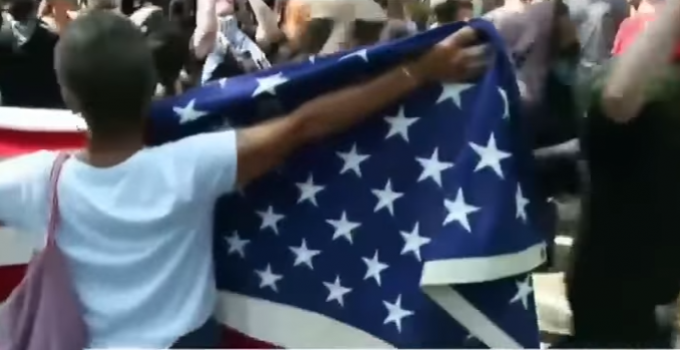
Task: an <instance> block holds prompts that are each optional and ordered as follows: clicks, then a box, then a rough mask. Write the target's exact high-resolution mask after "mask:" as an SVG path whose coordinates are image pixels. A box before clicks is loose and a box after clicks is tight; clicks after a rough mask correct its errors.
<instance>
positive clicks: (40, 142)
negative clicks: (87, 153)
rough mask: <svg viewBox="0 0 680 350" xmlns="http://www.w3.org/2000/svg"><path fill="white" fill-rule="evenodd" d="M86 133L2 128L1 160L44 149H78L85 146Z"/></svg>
mask: <svg viewBox="0 0 680 350" xmlns="http://www.w3.org/2000/svg"><path fill="white" fill-rule="evenodd" d="M86 140H87V134H86V133H84V132H64V131H61V132H53V131H25V130H13V129H7V128H0V158H5V157H12V156H17V155H20V154H24V153H30V152H35V151H39V150H43V149H78V148H82V147H83V146H84V145H85V142H86Z"/></svg>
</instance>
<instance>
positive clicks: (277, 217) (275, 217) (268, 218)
mask: <svg viewBox="0 0 680 350" xmlns="http://www.w3.org/2000/svg"><path fill="white" fill-rule="evenodd" d="M257 215H259V216H260V218H261V219H262V225H260V229H261V230H264V229H266V228H267V227H269V228H271V229H272V230H273V231H274V233H276V234H277V235H278V234H279V228H278V227H277V226H276V224H277V223H278V222H279V221H281V220H283V218H284V217H285V216H283V215H281V214H276V213H275V212H274V208H272V206H271V205H270V206H269V208H267V211H258V212H257Z"/></svg>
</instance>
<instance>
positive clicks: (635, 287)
mask: <svg viewBox="0 0 680 350" xmlns="http://www.w3.org/2000/svg"><path fill="white" fill-rule="evenodd" d="M659 6H661V5H659ZM663 6H664V10H663V11H662V12H660V13H659V14H658V15H657V16H656V18H655V19H654V20H653V21H650V22H649V23H647V24H645V25H640V26H637V27H638V28H639V29H640V30H639V31H638V32H637V33H635V34H636V36H637V38H636V39H635V40H634V42H633V41H632V40H631V42H633V44H632V45H630V46H629V47H627V48H626V49H625V50H623V51H622V52H615V54H619V55H618V57H616V58H615V60H614V61H613V62H612V64H611V66H610V67H607V69H606V70H605V71H604V72H602V73H601V76H597V77H595V82H594V84H593V86H592V88H591V90H590V93H591V98H590V102H589V103H588V109H587V110H588V115H587V118H586V122H585V125H584V132H583V133H584V134H583V136H582V140H581V145H582V147H581V148H582V152H583V154H584V156H585V158H586V160H587V162H588V166H589V172H590V179H589V180H590V181H589V185H588V187H589V188H588V189H587V191H586V195H585V196H584V200H583V213H582V223H581V228H580V231H579V233H578V236H577V237H576V240H575V243H574V246H573V247H572V256H571V266H570V269H569V271H568V273H567V279H566V282H567V297H568V299H569V303H570V305H571V310H572V313H573V336H572V337H571V338H570V339H568V340H567V341H566V342H564V343H563V344H561V346H562V347H569V348H573V347H580V348H671V347H672V340H671V336H670V332H668V328H665V327H662V325H660V324H659V322H658V319H657V315H656V309H657V307H658V306H660V305H664V304H668V303H671V302H673V301H674V300H675V299H676V298H677V296H678V293H679V292H680V264H679V263H678V260H677V257H678V251H679V250H680V235H679V234H678V230H679V229H680V226H679V225H678V215H679V214H680V211H678V206H677V201H678V198H680V181H678V179H680V138H678V130H680V119H678V118H677V114H678V113H677V112H678V101H679V98H680V80H679V79H678V78H680V66H679V65H678V59H680V55H678V54H677V53H678V51H677V47H676V43H678V42H680V24H679V23H678V22H677V18H678V17H680V3H677V2H668V3H667V4H665V5H663ZM638 18H639V19H643V17H638ZM638 18H636V20H637V19H638ZM623 28H624V26H623V25H622V26H621V29H623ZM643 29H644V30H643ZM620 34H621V33H620ZM624 34H631V33H624Z"/></svg>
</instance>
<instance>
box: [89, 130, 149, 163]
mask: <svg viewBox="0 0 680 350" xmlns="http://www.w3.org/2000/svg"><path fill="white" fill-rule="evenodd" d="M142 148H144V135H143V133H141V132H139V133H127V134H124V135H115V136H101V135H96V134H91V135H90V140H89V141H88V144H87V148H86V151H85V152H84V153H83V158H84V159H83V160H85V161H86V162H87V163H89V164H90V165H92V166H95V167H102V168H105V167H110V166H114V165H117V164H119V163H122V162H124V161H125V160H127V159H128V158H130V157H131V156H132V155H134V154H135V153H137V152H138V151H139V150H141V149H142Z"/></svg>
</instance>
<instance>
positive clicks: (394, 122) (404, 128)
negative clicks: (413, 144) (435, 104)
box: [385, 107, 418, 142]
mask: <svg viewBox="0 0 680 350" xmlns="http://www.w3.org/2000/svg"><path fill="white" fill-rule="evenodd" d="M385 121H386V122H387V123H388V124H390V130H389V131H388V132H387V136H385V140H387V139H389V138H390V137H392V136H395V135H399V136H401V138H402V139H404V141H406V142H408V128H409V127H411V125H413V123H415V122H417V121H418V118H407V117H406V115H405V114H404V107H401V108H399V111H398V112H397V115H395V116H394V117H385Z"/></svg>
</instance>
